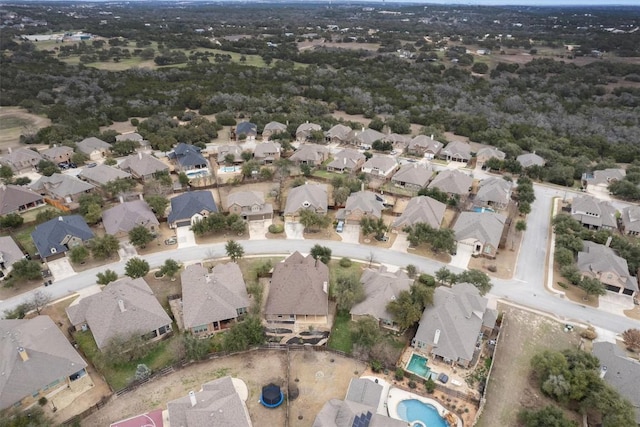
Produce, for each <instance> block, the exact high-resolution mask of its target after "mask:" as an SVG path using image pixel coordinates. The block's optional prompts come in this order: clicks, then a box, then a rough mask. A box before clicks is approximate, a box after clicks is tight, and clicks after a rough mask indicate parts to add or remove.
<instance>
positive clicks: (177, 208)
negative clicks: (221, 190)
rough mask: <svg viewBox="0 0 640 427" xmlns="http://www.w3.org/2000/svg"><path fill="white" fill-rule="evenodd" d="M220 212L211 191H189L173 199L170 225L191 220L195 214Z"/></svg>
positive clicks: (169, 218)
mask: <svg viewBox="0 0 640 427" xmlns="http://www.w3.org/2000/svg"><path fill="white" fill-rule="evenodd" d="M202 212H205V213H206V214H209V213H212V212H218V207H217V206H216V202H215V201H214V200H213V195H212V194H211V191H207V190H202V191H189V192H186V193H184V194H180V195H179V196H176V197H174V198H173V199H171V213H169V216H168V218H167V220H168V221H169V222H170V223H173V222H176V221H183V220H187V219H191V217H193V216H194V215H195V214H197V213H202Z"/></svg>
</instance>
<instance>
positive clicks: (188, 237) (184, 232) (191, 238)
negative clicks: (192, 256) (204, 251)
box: [176, 227, 196, 249]
mask: <svg viewBox="0 0 640 427" xmlns="http://www.w3.org/2000/svg"><path fill="white" fill-rule="evenodd" d="M176 236H177V237H178V249H182V248H189V247H191V246H196V235H195V234H193V231H191V227H177V228H176Z"/></svg>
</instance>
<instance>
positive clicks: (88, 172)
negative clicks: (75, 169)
mask: <svg viewBox="0 0 640 427" xmlns="http://www.w3.org/2000/svg"><path fill="white" fill-rule="evenodd" d="M78 178H80V179H83V180H85V181H87V182H90V183H91V184H93V185H96V186H98V187H102V186H103V185H105V184H108V183H110V182H111V181H115V180H117V179H131V174H130V173H128V172H125V171H123V170H121V169H118V168H114V167H113V166H107V165H105V164H100V165H96V166H94V167H92V168H83V169H82V170H81V171H80V173H79V174H78Z"/></svg>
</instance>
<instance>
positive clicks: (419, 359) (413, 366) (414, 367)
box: [407, 353, 431, 378]
mask: <svg viewBox="0 0 640 427" xmlns="http://www.w3.org/2000/svg"><path fill="white" fill-rule="evenodd" d="M407 371H409V372H413V373H414V374H416V375H419V376H421V377H422V378H429V373H430V372H431V369H429V367H428V366H427V358H426V357H423V356H420V355H419V354H416V353H412V354H411V359H410V360H409V363H408V364H407Z"/></svg>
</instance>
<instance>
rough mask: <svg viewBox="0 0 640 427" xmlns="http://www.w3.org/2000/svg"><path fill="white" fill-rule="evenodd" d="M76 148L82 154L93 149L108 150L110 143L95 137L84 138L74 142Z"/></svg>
mask: <svg viewBox="0 0 640 427" xmlns="http://www.w3.org/2000/svg"><path fill="white" fill-rule="evenodd" d="M76 149H77V150H78V151H80V152H81V153H83V154H87V155H89V154H91V153H92V152H93V151H94V150H100V151H102V150H110V149H111V145H110V144H109V143H107V142H104V141H103V140H101V139H98V138H96V137H93V136H92V137H90V138H85V139H83V140H82V141H80V142H78V143H77V144H76Z"/></svg>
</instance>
